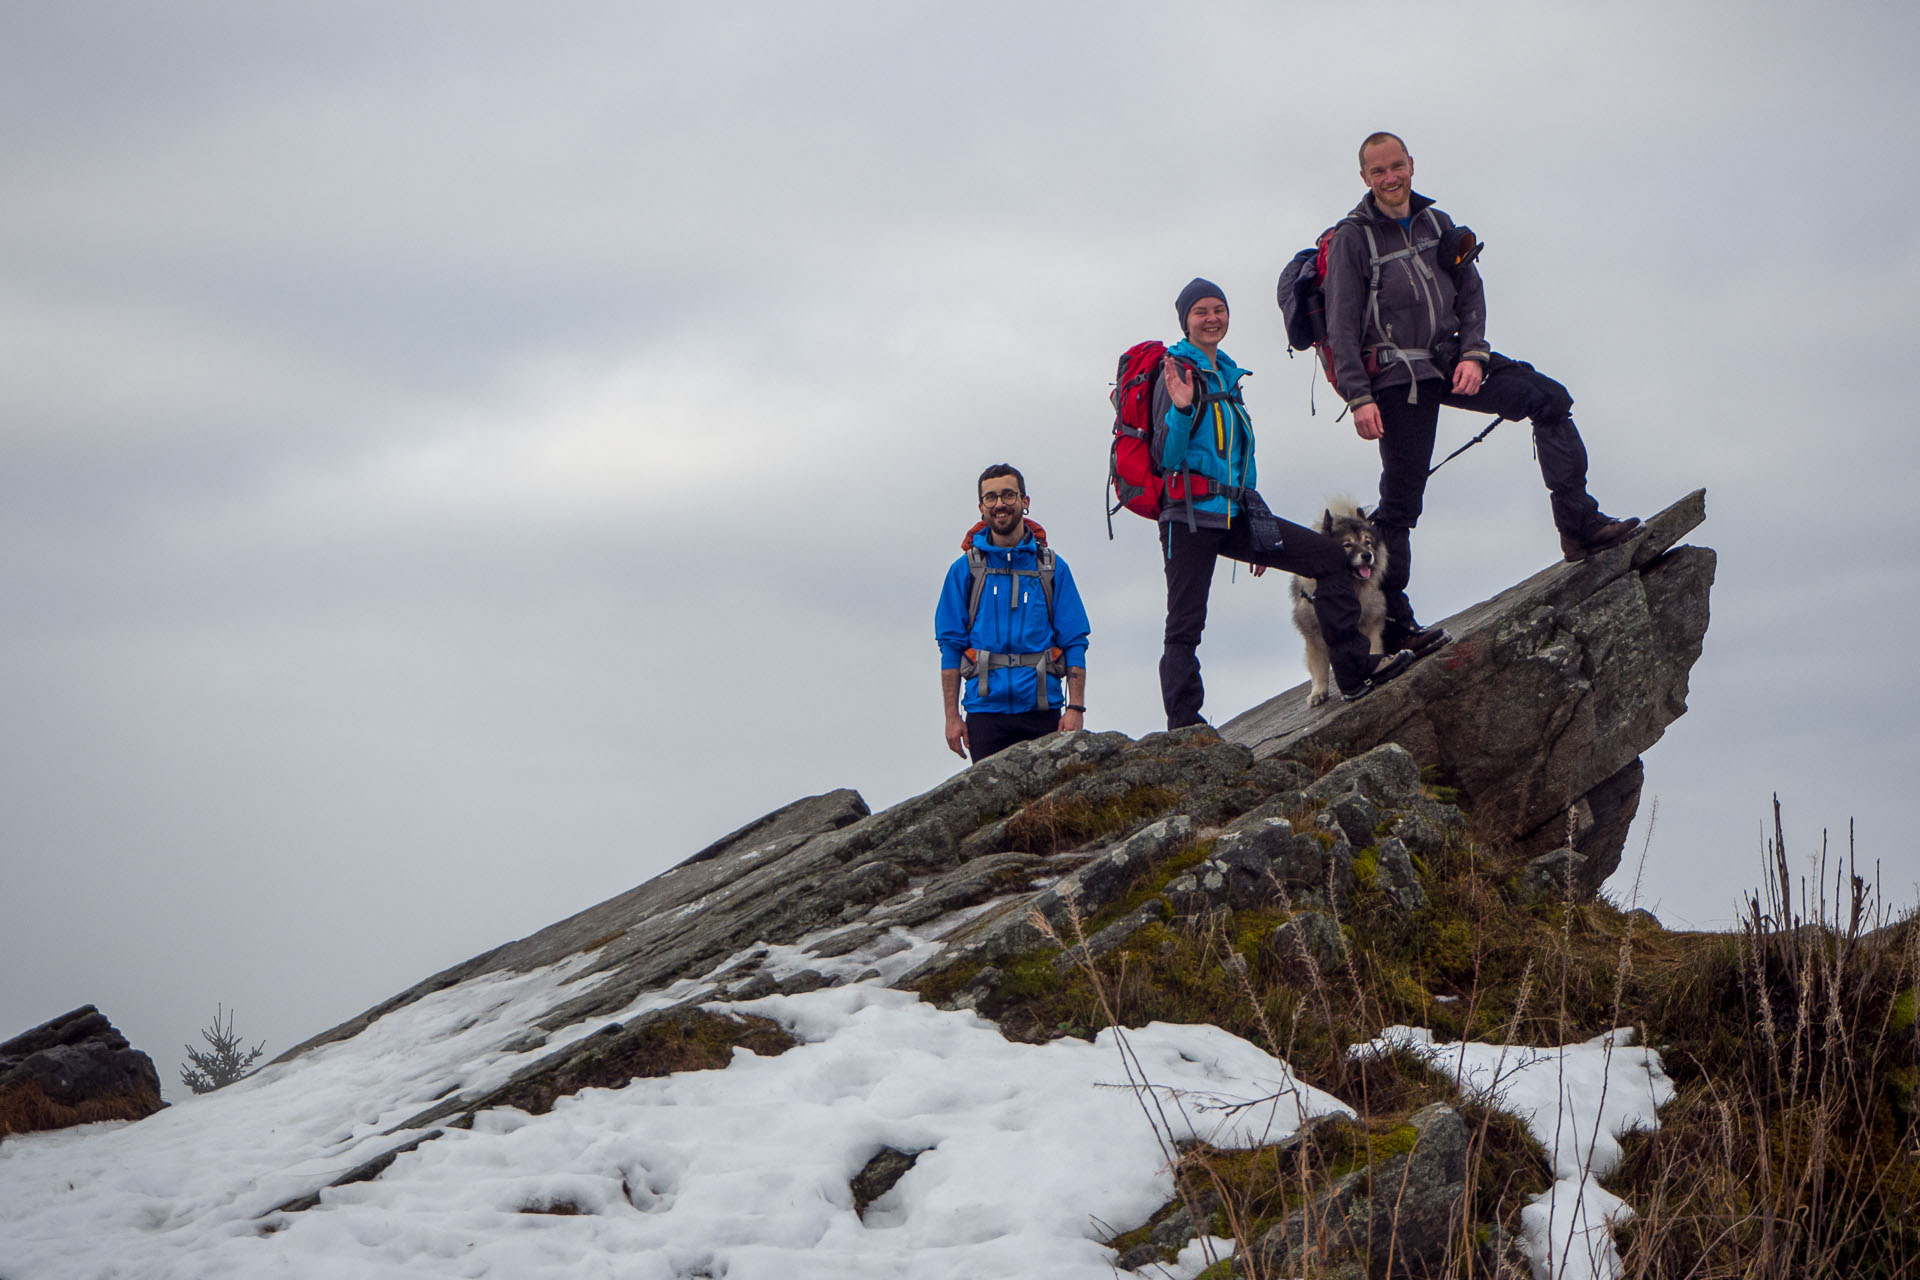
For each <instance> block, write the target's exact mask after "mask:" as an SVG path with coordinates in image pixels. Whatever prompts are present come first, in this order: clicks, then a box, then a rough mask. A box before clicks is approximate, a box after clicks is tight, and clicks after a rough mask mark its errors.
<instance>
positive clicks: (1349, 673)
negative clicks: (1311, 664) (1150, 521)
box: [1160, 514, 1373, 729]
mask: <svg viewBox="0 0 1920 1280" xmlns="http://www.w3.org/2000/svg"><path fill="white" fill-rule="evenodd" d="M1265 518H1266V519H1268V520H1271V522H1272V526H1271V529H1270V530H1267V531H1266V532H1265V535H1264V537H1262V538H1260V539H1256V537H1255V535H1254V523H1255V522H1254V521H1251V520H1248V519H1246V518H1244V514H1243V515H1241V516H1236V517H1234V522H1233V526H1232V527H1231V528H1227V529H1188V528H1187V525H1186V521H1185V519H1184V518H1182V517H1180V516H1175V517H1174V518H1173V519H1172V520H1169V521H1164V522H1162V523H1161V525H1160V549H1161V556H1162V559H1163V560H1164V561H1165V564H1166V571H1167V632H1166V641H1165V647H1164V648H1163V649H1162V650H1161V654H1160V701H1161V703H1162V705H1164V706H1165V707H1166V711H1167V728H1169V729H1179V728H1183V727H1184V726H1186V725H1190V724H1203V723H1205V722H1204V721H1203V720H1202V719H1201V717H1200V704H1201V702H1202V701H1203V700H1204V699H1205V696H1206V688H1205V686H1204V685H1203V684H1202V683H1201V681H1200V655H1199V649H1200V633H1201V632H1202V631H1203V630H1205V628H1206V625H1207V596H1208V594H1209V593H1211V591H1212V590H1213V566H1214V562H1215V561H1216V560H1217V559H1219V558H1220V557H1222V556H1225V557H1226V558H1227V559H1229V560H1238V561H1240V562H1241V563H1243V564H1261V565H1266V566H1267V567H1268V568H1270V569H1283V570H1285V571H1286V572H1288V573H1297V574H1299V575H1300V576H1301V577H1303V578H1312V579H1313V580H1314V590H1313V611H1314V614H1315V616H1316V617H1317V618H1318V619H1319V621H1320V634H1321V635H1322V636H1323V637H1325V639H1326V642H1327V649H1328V650H1329V651H1330V654H1331V658H1332V664H1333V678H1334V680H1335V682H1336V683H1338V684H1339V686H1340V687H1341V688H1342V689H1351V688H1353V687H1354V686H1356V685H1358V684H1359V683H1360V682H1361V681H1362V680H1364V679H1366V677H1367V673H1368V671H1369V670H1370V669H1371V664H1372V662H1373V657H1372V655H1371V653H1370V651H1369V648H1368V645H1367V641H1366V637H1365V636H1362V635H1361V634H1360V600H1359V597H1358V596H1356V595H1355V594H1354V586H1353V573H1352V571H1351V570H1350V569H1349V568H1348V566H1347V553H1346V549H1345V548H1343V547H1342V546H1341V545H1340V544H1339V543H1338V542H1337V541H1335V540H1334V539H1332V538H1329V537H1327V536H1326V535H1325V534H1323V533H1320V532H1318V531H1317V530H1314V529H1309V528H1307V527H1306V526H1305V525H1298V524H1294V523H1293V522H1292V521H1291V520H1282V519H1280V518H1279V517H1278V516H1271V515H1268V516H1266V517H1265ZM1269 540H1271V541H1272V545H1259V544H1260V543H1262V542H1266V541H1269ZM1287 607H1288V608H1291V603H1290V602H1289V604H1288V606H1287Z"/></svg>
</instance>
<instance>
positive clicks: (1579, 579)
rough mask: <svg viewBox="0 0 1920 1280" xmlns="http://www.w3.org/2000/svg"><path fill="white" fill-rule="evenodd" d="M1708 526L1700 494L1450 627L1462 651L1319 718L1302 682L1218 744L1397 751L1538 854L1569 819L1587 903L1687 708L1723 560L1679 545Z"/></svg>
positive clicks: (1451, 649) (1227, 728) (1447, 652)
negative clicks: (1645, 775) (1654, 761)
mask: <svg viewBox="0 0 1920 1280" xmlns="http://www.w3.org/2000/svg"><path fill="white" fill-rule="evenodd" d="M1705 518H1706V491H1705V490H1697V491H1695V492H1694V493H1692V494H1689V495H1688V496H1687V497H1685V498H1683V499H1681V500H1680V501H1679V502H1677V503H1675V504H1674V505H1673V506H1671V507H1669V508H1667V509H1666V510H1665V511H1662V512H1661V513H1660V514H1659V515H1657V516H1655V517H1653V518H1652V519H1651V520H1649V521H1648V522H1647V524H1646V526H1645V528H1644V529H1643V531H1642V532H1641V533H1639V534H1638V535H1636V536H1635V537H1634V538H1633V539H1631V540H1630V541H1628V542H1625V543H1623V544H1621V545H1620V546H1618V547H1615V548H1612V549H1610V550H1608V551H1604V552H1601V553H1600V554H1598V555H1596V556H1594V557H1592V558H1591V559H1588V560H1585V561H1583V562H1581V563H1579V564H1556V565H1554V566H1553V567H1552V568H1549V569H1544V570H1542V571H1541V572H1539V573H1537V574H1535V575H1534V576H1533V577H1531V578H1529V579H1527V580H1526V581H1525V582H1522V583H1520V584H1519V585H1518V586H1515V587H1512V588H1510V589H1509V590H1507V591H1503V592H1501V593H1500V594H1499V595H1497V596H1495V597H1494V598H1493V599H1491V600H1488V601H1486V602H1484V603H1482V604H1479V605H1475V606H1474V607H1473V608H1471V609H1467V610H1465V611H1463V612H1461V613H1458V614H1455V615H1454V616H1453V617H1451V618H1448V619H1446V620H1445V621H1444V622H1443V623H1442V625H1443V626H1445V627H1446V629H1447V630H1448V631H1450V632H1452V634H1453V636H1454V641H1453V643H1452V644H1451V645H1449V646H1447V647H1446V648H1445V649H1442V650H1441V651H1440V652H1439V653H1438V654H1436V655H1434V656H1432V657H1430V658H1427V659H1425V660H1424V661H1422V662H1421V663H1420V664H1419V665H1418V666H1416V667H1415V668H1414V669H1413V670H1412V671H1410V672H1408V673H1407V674H1406V675H1404V676H1402V677H1401V678H1400V679H1398V680H1395V681H1394V682H1392V683H1391V684H1388V685H1385V686H1383V687H1382V688H1381V689H1379V690H1377V691H1376V692H1375V693H1374V694H1373V695H1372V696H1370V697H1368V698H1366V699H1364V700H1362V701H1360V702H1357V703H1351V704H1342V703H1338V702H1335V703H1332V704H1329V705H1328V706H1326V707H1322V708H1309V707H1308V706H1307V700H1306V686H1305V685H1302V686H1300V687H1299V688H1296V689H1293V690H1291V691H1289V692H1287V693H1283V694H1281V695H1280V696H1278V697H1276V698H1273V699H1270V700H1269V701H1267V702H1264V703H1261V704H1260V705H1259V706H1257V707H1254V708H1253V709H1251V710H1250V711H1247V712H1245V713H1244V714H1242V715H1239V716H1236V717H1235V718H1233V719H1232V720H1230V721H1228V722H1227V723H1226V724H1225V725H1224V726H1222V728H1221V731H1220V732H1221V735H1222V736H1223V737H1225V738H1226V739H1227V740H1228V741H1229V742H1237V743H1241V744H1243V745H1245V746H1247V747H1249V748H1251V749H1252V751H1253V753H1254V755H1255V757H1256V758H1259V759H1265V758H1267V757H1270V756H1281V757H1291V758H1295V759H1313V758H1316V757H1321V756H1325V755H1326V754H1328V753H1335V754H1340V755H1350V754H1354V753H1357V752H1360V751H1365V750H1367V749H1368V748H1371V747H1373V746H1375V745H1377V744H1379V743H1382V742H1397V743H1399V744H1400V745H1401V746H1403V747H1405V748H1407V750H1408V751H1410V752H1411V753H1412V754H1413V757H1414V759H1415V760H1417V761H1418V762H1419V763H1420V765H1421V766H1422V767H1423V768H1425V769H1427V770H1428V772H1429V776H1430V777H1432V778H1435V779H1437V780H1439V781H1442V782H1445V783H1446V784H1448V785H1450V786H1453V787H1456V788H1458V790H1459V791H1460V792H1461V795H1462V801H1463V805H1464V807H1465V808H1466V809H1467V810H1468V812H1469V813H1471V814H1472V815H1473V816H1474V818H1475V819H1476V820H1477V821H1478V822H1479V823H1480V824H1482V825H1483V826H1484V827H1485V829H1487V830H1490V831H1497V832H1501V833H1503V834H1505V835H1507V836H1508V837H1510V838H1511V839H1512V840H1514V841H1515V842H1516V843H1517V844H1518V845H1519V846H1520V847H1521V848H1522V849H1523V850H1525V851H1528V852H1535V853H1543V852H1546V851H1548V850H1550V849H1553V848H1556V847H1558V846H1561V845H1564V844H1566V843H1567V825H1568V813H1569V811H1570V810H1571V811H1572V813H1573V815H1574V817H1573V821H1574V840H1573V847H1574V848H1575V849H1576V850H1577V851H1578V852H1579V853H1580V854H1581V855H1583V857H1584V858H1585V863H1584V864H1583V866H1582V868H1581V876H1582V882H1581V887H1582V888H1583V889H1584V890H1585V891H1586V892H1589V893H1591V892H1592V891H1593V890H1595V889H1597V888H1598V887H1599V885H1600V884H1601V883H1602V882H1604V881H1605V880H1606V878H1607V877H1608V876H1609V875H1611V874H1612V873H1613V871H1614V869H1615V868H1616V867H1618V866H1619V863H1620V851H1621V848H1622V846H1623V845H1624V844H1625V841H1626V835H1627V827H1628V824H1629V823H1631V822H1632V820H1633V814H1634V810H1635V808H1636V807H1637V806H1638V804H1639V799H1640V787H1641V779H1642V768H1641V763H1640V753H1641V752H1643V751H1645V750H1646V749H1647V748H1649V747H1651V746H1652V745H1653V744H1654V743H1655V742H1658V741H1659V740H1660V736H1661V734H1662V733H1664V732H1665V731H1666V727H1667V726H1668V725H1669V724H1671V723H1672V722H1673V721H1674V720H1675V719H1676V718H1677V717H1678V716H1680V715H1681V714H1682V713H1683V712H1685V711H1686V709H1687V703H1686V698H1687V676H1688V672H1689V671H1690V670H1691V669H1692V667H1693V663H1694V661H1695V660H1696V659H1697V658H1699V656H1700V647H1701V641H1702V638H1703V637H1704V636H1705V634H1706V630H1707V593H1708V590H1709V588H1711V586H1712V585H1713V574H1714V564H1715V557H1714V553H1713V552H1712V551H1711V550H1710V549H1708V548H1705V547H1691V546H1676V545H1675V544H1676V543H1678V542H1679V540H1680V538H1681V537H1682V536H1684V535H1685V534H1686V533H1687V532H1688V531H1689V530H1691V529H1693V528H1695V527H1696V526H1697V525H1699V524H1700V522H1701V521H1702V520H1704V519H1705Z"/></svg>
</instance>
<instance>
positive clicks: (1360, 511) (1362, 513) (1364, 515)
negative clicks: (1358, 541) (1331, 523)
mask: <svg viewBox="0 0 1920 1280" xmlns="http://www.w3.org/2000/svg"><path fill="white" fill-rule="evenodd" d="M1379 509H1380V508H1378V507H1375V508H1374V509H1373V511H1378V510H1379ZM1373 511H1369V510H1367V509H1366V508H1365V507H1362V506H1355V507H1354V509H1353V514H1355V515H1357V516H1359V517H1360V518H1361V519H1362V520H1365V521H1367V522H1369V523H1371V522H1372V520H1373Z"/></svg>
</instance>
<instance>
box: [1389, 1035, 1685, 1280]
mask: <svg viewBox="0 0 1920 1280" xmlns="http://www.w3.org/2000/svg"><path fill="white" fill-rule="evenodd" d="M1632 1044H1633V1029H1632V1028H1631V1027H1620V1028H1618V1029H1616V1030H1613V1031H1609V1032H1608V1033H1606V1034H1605V1035H1603V1036H1598V1037H1596V1038H1595V1039H1592V1040H1589V1041H1587V1042H1586V1043H1585V1044H1576V1045H1568V1046H1566V1047H1565V1048H1561V1049H1526V1048H1520V1047H1517V1046H1513V1045H1495V1044H1472V1043H1465V1044H1435V1043H1434V1041H1433V1034H1432V1033H1431V1032H1429V1031H1425V1030H1422V1029H1420V1028H1418V1027H1388V1028H1387V1029H1386V1030H1385V1031H1383V1032H1381V1033H1380V1035H1379V1036H1378V1037H1377V1038H1375V1039H1374V1040H1372V1041H1371V1042H1369V1043H1368V1044H1365V1045H1361V1046H1358V1047H1357V1048H1356V1050H1355V1051H1356V1052H1358V1053H1367V1052H1379V1051H1385V1050H1390V1049H1396V1048H1399V1049H1407V1050H1410V1051H1412V1052H1414V1053H1416V1054H1418V1055H1420V1056H1421V1057H1423V1058H1425V1059H1426V1060H1427V1061H1428V1063H1430V1064H1431V1065H1432V1066H1433V1067H1434V1068H1435V1069H1436V1070H1438V1071H1441V1072H1443V1073H1444V1074H1447V1075H1450V1076H1453V1077H1454V1078H1455V1079H1456V1080H1457V1081H1458V1082H1459V1085H1460V1087H1461V1088H1462V1089H1463V1090H1464V1091H1466V1092H1468V1093H1470V1094H1472V1095H1474V1096H1476V1097H1480V1098H1484V1099H1487V1100H1489V1101H1491V1102H1492V1103H1493V1104H1494V1105H1496V1106H1498V1107H1500V1108H1501V1109H1502V1110H1504V1111H1509V1112H1512V1113H1513V1114H1514V1115H1516V1116H1519V1117H1520V1118H1521V1119H1522V1120H1524V1121H1525V1122H1526V1125H1527V1128H1528V1130H1529V1131H1531V1132H1532V1134H1533V1136H1534V1137H1535V1138H1536V1139H1538V1140H1539V1142H1540V1145H1541V1146H1543V1147H1545V1148H1546V1149H1547V1154H1548V1156H1549V1158H1550V1159H1551V1160H1552V1161H1553V1173H1554V1177H1555V1178H1556V1179H1557V1181H1556V1182H1555V1183H1554V1184H1553V1186H1552V1187H1550V1188H1548V1190H1547V1191H1546V1192H1544V1193H1543V1194H1541V1195H1540V1196H1539V1197H1538V1198H1537V1199H1535V1200H1534V1202H1533V1203H1532V1204H1530V1205H1528V1206H1527V1207H1526V1209H1524V1210H1523V1211H1522V1213H1521V1221H1522V1223H1523V1226H1524V1228H1525V1231H1526V1236H1527V1253H1528V1257H1529V1258H1530V1260H1531V1261H1532V1263H1533V1274H1534V1275H1535V1276H1536V1277H1539V1278H1541V1280H1546V1278H1548V1277H1552V1278H1553V1280H1589V1277H1600V1278H1603V1280H1613V1277H1617V1276H1619V1275H1620V1273H1621V1266H1620V1256H1619V1254H1617V1253H1616V1252H1615V1251H1614V1248H1613V1237H1612V1235H1611V1233H1610V1231H1609V1230H1608V1224H1609V1223H1612V1222H1615V1221H1619V1220H1624V1219H1625V1218H1628V1217H1631V1216H1632V1213H1633V1211H1632V1210H1631V1209H1630V1208H1628V1207H1627V1204H1626V1202H1625V1201H1623V1200H1621V1199H1620V1197H1618V1196H1616V1195H1614V1194H1612V1193H1611V1192H1609V1191H1604V1190H1602V1189H1601V1187H1600V1183H1599V1179H1601V1178H1604V1177H1606V1176H1607V1174H1609V1173H1611V1172H1612V1171H1613V1168H1614V1166H1615V1165H1617V1164H1619V1163H1620V1138H1621V1137H1623V1136H1624V1135H1626V1134H1628V1133H1631V1132H1633V1131H1635V1130H1637V1129H1656V1128H1658V1127H1659V1120H1658V1118H1657V1113H1658V1111H1659V1109H1660V1108H1661V1107H1662V1106H1664V1105H1665V1104H1666V1103H1667V1101H1668V1100H1669V1099H1671V1098H1672V1097H1673V1082H1672V1081H1671V1080H1669V1079H1668V1078H1667V1074H1666V1072H1665V1071H1664V1070H1662V1069H1661V1066H1660V1055H1659V1054H1657V1053H1655V1052H1653V1050H1651V1049H1635V1048H1633V1047H1631V1046H1632Z"/></svg>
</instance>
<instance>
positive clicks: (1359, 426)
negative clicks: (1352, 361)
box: [1353, 362, 1464, 440]
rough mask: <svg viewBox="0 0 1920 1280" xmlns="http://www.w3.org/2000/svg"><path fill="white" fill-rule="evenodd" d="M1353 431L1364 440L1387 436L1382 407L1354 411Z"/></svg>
mask: <svg viewBox="0 0 1920 1280" xmlns="http://www.w3.org/2000/svg"><path fill="white" fill-rule="evenodd" d="M1462 363H1464V362H1462ZM1456 376H1457V375H1456ZM1353 429H1354V430H1355V431H1356V432H1358V433H1359V435H1360V438H1361V439H1362V440H1378V439H1379V438H1380V437H1381V436H1383V435H1385V434H1386V433H1387V429H1386V428H1385V427H1383V426H1381V425H1380V406H1379V405H1377V404H1363V405H1361V406H1360V407H1359V408H1358V409H1355V410H1354V411H1353Z"/></svg>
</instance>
